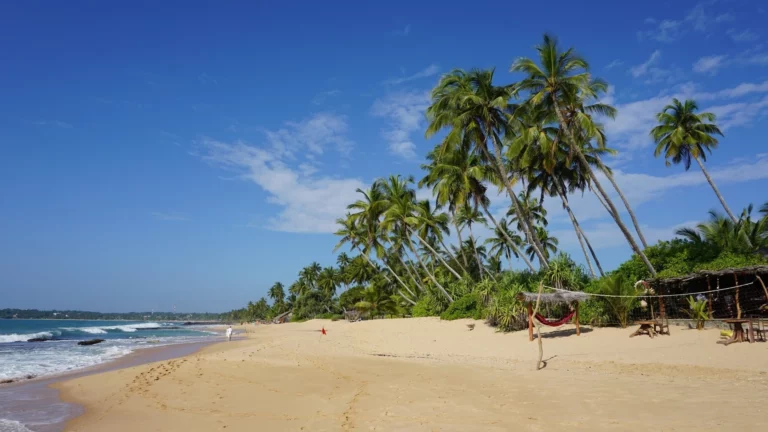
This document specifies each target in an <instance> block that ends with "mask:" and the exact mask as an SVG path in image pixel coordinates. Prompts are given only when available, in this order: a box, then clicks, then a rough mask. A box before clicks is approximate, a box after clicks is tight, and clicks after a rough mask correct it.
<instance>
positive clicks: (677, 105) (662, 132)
mask: <svg viewBox="0 0 768 432" xmlns="http://www.w3.org/2000/svg"><path fill="white" fill-rule="evenodd" d="M698 109H699V106H698V105H697V104H696V101H694V100H691V99H688V100H686V101H685V102H680V101H679V100H677V99H676V98H675V99H672V103H671V104H669V105H667V106H665V107H664V109H663V110H662V111H661V112H660V113H658V114H656V120H657V121H658V122H659V125H658V126H656V127H654V128H653V129H652V130H651V137H652V138H653V141H654V142H655V143H656V150H655V151H654V152H653V155H654V156H656V157H659V155H661V154H662V152H663V153H664V158H665V159H666V163H667V166H669V165H670V161H671V162H672V163H674V164H679V163H682V164H683V166H684V167H685V170H686V171H688V169H690V168H691V159H693V160H695V161H696V163H697V164H699V167H700V168H701V172H702V173H703V174H704V177H706V178H707V182H708V183H709V185H710V186H711V187H712V190H713V191H715V195H717V199H718V200H720V204H722V205H723V208H724V209H725V212H726V213H727V214H728V217H730V218H731V221H732V222H733V223H736V216H734V215H733V212H731V209H730V208H729V207H728V204H726V203H725V198H723V195H722V194H721V193H720V190H718V189H717V186H716V185H715V182H714V181H713V180H712V177H710V175H709V172H707V169H706V168H705V167H704V163H703V162H704V161H706V160H707V152H709V153H712V149H714V148H716V147H717V143H718V142H717V138H715V135H720V136H723V133H722V132H721V131H720V128H718V127H717V125H716V124H714V121H715V115H714V114H712V113H709V112H704V113H699V114H696V111H698Z"/></svg>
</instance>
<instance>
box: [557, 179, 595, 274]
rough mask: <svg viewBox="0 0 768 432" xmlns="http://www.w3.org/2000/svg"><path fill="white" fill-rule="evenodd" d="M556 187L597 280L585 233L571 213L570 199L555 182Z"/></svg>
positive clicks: (590, 270) (590, 269)
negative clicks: (585, 245) (585, 244)
mask: <svg viewBox="0 0 768 432" xmlns="http://www.w3.org/2000/svg"><path fill="white" fill-rule="evenodd" d="M555 187H556V188H557V194H558V195H559V196H560V200H562V201H563V207H565V211H566V212H567V213H568V217H570V218H571V223H572V224H573V230H574V231H576V237H578V239H579V245H580V246H581V251H582V252H583V253H584V259H585V260H586V261H587V266H589V272H590V273H592V277H593V278H597V275H596V274H595V269H594V268H592V262H591V261H590V260H589V255H588V254H587V249H586V247H584V239H583V233H582V231H581V228H580V227H579V223H578V222H577V221H576V216H574V215H573V212H572V211H571V206H570V205H568V198H567V197H566V195H565V193H564V192H563V190H562V189H561V188H560V184H558V183H557V181H555ZM602 274H603V272H602V270H601V271H600V275H602Z"/></svg>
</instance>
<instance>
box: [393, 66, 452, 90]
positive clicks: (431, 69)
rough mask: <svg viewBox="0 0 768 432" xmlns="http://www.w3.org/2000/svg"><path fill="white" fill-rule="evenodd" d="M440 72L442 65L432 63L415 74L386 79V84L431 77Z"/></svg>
mask: <svg viewBox="0 0 768 432" xmlns="http://www.w3.org/2000/svg"><path fill="white" fill-rule="evenodd" d="M439 72H440V67H439V66H438V65H436V64H431V65H429V66H427V67H426V68H424V69H422V70H420V71H418V72H416V73H415V74H413V75H408V76H404V77H400V78H391V79H388V80H386V81H384V84H386V85H397V84H402V83H404V82H408V81H413V80H417V79H421V78H427V77H431V76H433V75H437V73H439Z"/></svg>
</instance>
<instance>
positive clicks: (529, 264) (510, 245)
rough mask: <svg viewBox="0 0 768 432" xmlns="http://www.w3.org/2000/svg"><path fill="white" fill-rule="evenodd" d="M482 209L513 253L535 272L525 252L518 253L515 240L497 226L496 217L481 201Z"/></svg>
mask: <svg viewBox="0 0 768 432" xmlns="http://www.w3.org/2000/svg"><path fill="white" fill-rule="evenodd" d="M483 210H485V215H486V216H488V219H490V220H491V222H492V223H493V226H494V227H496V231H501V234H502V235H504V239H505V240H506V241H507V244H508V245H509V247H510V248H511V249H512V250H513V251H515V255H517V256H519V257H521V258H522V259H523V261H525V264H526V265H527V266H528V268H529V269H531V271H532V272H533V273H536V269H535V268H534V267H533V264H531V262H530V261H529V260H528V258H527V257H526V256H525V254H521V253H520V251H519V250H518V249H517V245H515V242H513V241H512V239H511V238H509V234H507V231H506V230H503V229H501V228H500V227H499V224H498V223H497V222H496V218H495V217H493V215H492V214H491V211H490V210H488V205H487V204H485V203H483ZM510 265H511V262H510ZM510 270H511V267H510Z"/></svg>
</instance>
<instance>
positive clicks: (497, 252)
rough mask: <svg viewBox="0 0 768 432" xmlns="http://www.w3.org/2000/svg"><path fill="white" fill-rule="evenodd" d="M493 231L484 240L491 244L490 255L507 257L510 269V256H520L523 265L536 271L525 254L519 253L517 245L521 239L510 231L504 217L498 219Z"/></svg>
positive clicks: (520, 242) (518, 245)
mask: <svg viewBox="0 0 768 432" xmlns="http://www.w3.org/2000/svg"><path fill="white" fill-rule="evenodd" d="M493 233H494V235H492V236H491V237H489V238H487V239H486V240H485V243H486V244H489V245H491V249H490V250H489V252H490V253H491V255H492V256H495V257H500V256H501V255H504V256H505V257H506V258H507V261H509V268H510V269H512V256H513V255H514V256H515V258H522V259H523V261H524V262H525V265H527V266H528V268H529V269H530V270H531V271H532V272H535V271H536V269H535V268H534V267H533V264H531V262H530V261H528V258H527V257H526V256H525V254H521V253H520V250H519V247H520V245H521V244H522V242H523V239H522V238H521V237H520V236H519V235H517V234H515V233H514V232H512V229H510V228H509V225H508V224H507V220H506V219H501V220H499V223H498V225H497V226H496V228H495V229H494V230H493ZM508 238H510V239H512V241H509V240H507V239H508Z"/></svg>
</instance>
